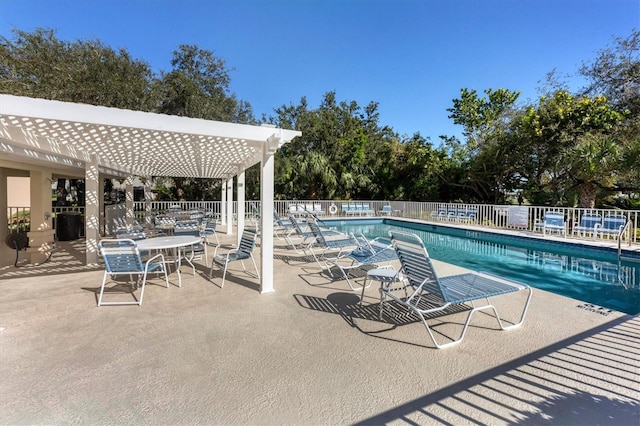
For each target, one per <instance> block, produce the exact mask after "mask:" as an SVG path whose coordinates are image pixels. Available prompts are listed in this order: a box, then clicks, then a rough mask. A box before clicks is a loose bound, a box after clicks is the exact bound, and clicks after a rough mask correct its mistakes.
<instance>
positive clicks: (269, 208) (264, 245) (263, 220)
mask: <svg viewBox="0 0 640 426" xmlns="http://www.w3.org/2000/svg"><path fill="white" fill-rule="evenodd" d="M271 143H273V141H270V143H269V144H267V145H265V146H264V148H263V152H262V168H261V171H260V204H261V213H260V249H261V262H260V267H261V270H262V272H261V274H260V277H261V281H260V293H270V292H272V291H273V290H274V289H273V184H274V177H273V176H274V169H275V168H274V154H275V149H274V148H273V147H272V146H269V145H271ZM275 146H276V149H277V143H276V144H275Z"/></svg>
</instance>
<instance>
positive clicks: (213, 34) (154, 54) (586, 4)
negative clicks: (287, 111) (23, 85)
mask: <svg viewBox="0 0 640 426" xmlns="http://www.w3.org/2000/svg"><path fill="white" fill-rule="evenodd" d="M37 27H42V28H53V29H56V30H58V33H57V34H58V37H59V38H60V39H63V40H68V41H72V40H77V39H83V40H87V39H100V40H101V41H103V42H104V43H106V44H107V45H109V46H111V47H113V48H126V49H127V50H128V51H129V52H130V53H131V54H132V55H133V56H134V57H135V58H137V59H142V60H144V61H146V62H148V63H149V64H151V66H152V68H153V69H154V70H155V71H159V70H161V69H164V70H169V69H170V67H171V66H170V59H171V55H172V52H173V51H174V50H175V49H176V48H177V47H178V46H179V45H180V44H197V45H198V46H199V47H200V48H203V49H207V50H211V51H213V52H214V54H215V55H216V56H217V57H219V58H221V59H223V60H224V61H225V62H226V64H227V66H228V67H229V68H232V69H233V71H232V72H231V78H232V81H231V91H232V92H234V93H235V94H236V95H237V96H238V97H239V98H240V99H243V100H246V101H248V102H249V103H250V104H251V105H252V106H253V110H254V114H255V116H256V117H257V118H260V116H261V114H262V113H265V114H267V115H274V113H273V110H274V109H275V108H277V107H279V106H281V105H283V104H284V105H289V104H294V105H297V104H299V102H300V99H301V97H303V96H305V97H306V98H307V100H308V102H309V105H310V107H312V108H313V107H317V106H318V105H319V102H320V100H321V99H322V97H323V95H324V94H325V93H326V92H328V91H335V92H336V97H337V99H338V100H339V101H349V102H350V101H356V102H357V103H358V104H359V105H360V106H361V107H364V106H366V105H367V104H368V103H369V102H372V101H373V102H378V103H379V112H380V123H381V124H382V125H389V126H391V127H392V128H393V129H394V130H395V131H396V132H398V133H400V134H408V135H411V134H413V133H415V132H420V133H421V134H422V135H423V136H426V137H430V138H431V139H432V140H433V141H434V142H436V143H437V142H438V136H439V135H443V134H444V135H459V134H460V130H461V129H460V128H459V126H455V125H454V124H453V123H452V122H451V120H450V119H449V118H447V115H448V113H447V111H446V109H447V108H449V107H450V106H451V105H452V99H454V98H456V97H458V96H459V94H460V89H461V88H470V89H476V90H478V92H482V91H483V90H484V89H486V88H493V89H497V88H499V87H503V88H506V89H510V90H517V91H521V92H522V95H521V100H527V99H535V98H537V97H538V93H537V91H536V88H537V87H539V86H540V85H541V81H542V80H544V78H545V75H546V74H547V72H549V71H551V70H552V69H554V68H555V69H557V71H558V72H559V73H561V74H574V73H575V72H576V71H577V69H578V67H579V66H580V64H581V63H582V62H583V61H589V60H591V59H593V58H594V57H595V54H596V52H597V51H598V50H600V49H602V48H604V47H606V46H610V45H612V42H613V39H614V38H615V37H624V38H626V37H627V36H628V35H629V34H630V33H631V30H632V29H633V28H639V27H640V0H482V1H480V0H476V1H471V0H211V1H205V0H181V1H177V0H176V1H167V0H164V1H163V0H154V1H151V0H111V1H107V0H101V1H93V0H84V1H81V0H75V1H69V0H66V1H63V0H0V35H2V36H5V37H9V38H11V37H12V35H11V30H12V29H14V28H17V29H20V30H25V31H32V30H33V29H34V28H37ZM573 84H574V85H575V86H576V87H574V88H577V86H578V85H579V84H580V82H579V81H574V82H573Z"/></svg>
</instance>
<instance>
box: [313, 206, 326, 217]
mask: <svg viewBox="0 0 640 426" xmlns="http://www.w3.org/2000/svg"><path fill="white" fill-rule="evenodd" d="M312 213H313V214H314V215H318V216H324V214H325V213H326V212H325V211H324V209H323V208H322V204H319V203H314V204H313V210H312Z"/></svg>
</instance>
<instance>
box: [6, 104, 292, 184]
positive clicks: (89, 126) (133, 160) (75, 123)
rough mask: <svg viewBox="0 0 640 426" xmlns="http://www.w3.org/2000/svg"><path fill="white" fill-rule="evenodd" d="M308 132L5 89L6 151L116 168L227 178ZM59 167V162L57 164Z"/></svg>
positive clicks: (69, 163)
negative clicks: (7, 92)
mask: <svg viewBox="0 0 640 426" xmlns="http://www.w3.org/2000/svg"><path fill="white" fill-rule="evenodd" d="M301 134H302V132H299V131H295V130H285V129H280V128H276V127H273V126H250V125H244V124H234V123H225V122H220V121H210V120H202V119H195V118H187V117H179V116H171V115H164V114H154V113H148V112H141V111H130V110H122V109H117V108H108V107H100V106H94V105H86V104H76V103H70V102H59V101H51V100H46V99H35V98H27V97H19V96H11V95H0V153H1V154H2V156H3V157H6V158H10V157H13V159H21V161H23V162H24V161H26V162H33V163H54V164H58V165H59V166H60V167H63V168H76V169H84V168H85V167H86V164H87V163H88V162H92V163H93V162H96V163H97V164H98V165H99V166H100V167H101V169H104V170H106V171H110V172H111V173H123V174H130V175H137V176H174V177H194V178H197V177H199V178H219V179H225V178H229V177H231V176H234V175H236V174H238V173H239V172H240V171H242V170H244V169H246V168H248V167H250V166H252V165H254V164H256V163H258V162H260V161H261V160H262V159H263V155H265V153H266V154H273V153H274V152H275V151H276V150H277V149H278V148H279V147H280V146H282V145H283V144H285V143H287V142H290V141H291V140H292V139H293V138H294V137H296V136H300V135H301ZM54 167H55V166H54Z"/></svg>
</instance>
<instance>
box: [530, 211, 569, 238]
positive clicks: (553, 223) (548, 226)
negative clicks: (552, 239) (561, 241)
mask: <svg viewBox="0 0 640 426" xmlns="http://www.w3.org/2000/svg"><path fill="white" fill-rule="evenodd" d="M533 229H534V230H541V231H542V235H547V233H552V232H557V233H559V234H561V235H564V236H565V237H566V236H567V223H566V222H565V220H564V214H563V213H562V212H551V211H549V212H546V213H545V214H544V218H543V219H542V222H538V223H536V224H535V225H534V227H533Z"/></svg>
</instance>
